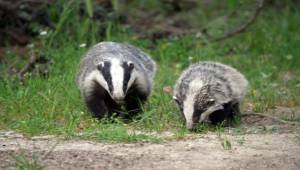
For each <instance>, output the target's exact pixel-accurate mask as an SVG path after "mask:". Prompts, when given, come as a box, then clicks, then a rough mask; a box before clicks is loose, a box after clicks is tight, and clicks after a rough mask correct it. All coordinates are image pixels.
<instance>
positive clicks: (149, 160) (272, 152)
mask: <svg viewBox="0 0 300 170" xmlns="http://www.w3.org/2000/svg"><path fill="white" fill-rule="evenodd" d="M274 115H276V114H274ZM248 119H250V118H249V117H248V118H245V119H243V126H242V127H240V128H238V129H239V130H241V129H242V130H243V133H237V132H236V131H237V130H238V129H236V128H233V129H229V130H227V131H226V132H224V133H222V134H219V135H218V134H217V133H212V132H210V133H208V134H202V135H201V134H192V135H190V136H189V135H188V136H187V137H186V138H185V139H181V140H171V141H168V140H166V141H165V142H162V143H158V144H153V143H133V144H111V143H101V142H94V141H86V140H64V139H62V138H57V137H52V136H39V137H33V138H26V137H24V136H22V135H20V134H17V133H14V132H0V169H15V167H16V159H15V158H14V156H15V155H23V156H24V157H26V158H31V159H32V158H34V159H36V160H37V162H38V164H39V165H40V166H42V167H43V168H44V169H117V170H118V169H120V170H124V169H130V170H140V169H145V170H147V169H157V170H160V169H163V170H165V169H166V170H168V169H170V170H176V169H178V170H179V169H180V170H183V169H191V170H193V169H205V170H209V169H243V170H244V169H257V170H258V169H272V170H273V169H280V170H285V169H288V170H299V169H300V139H299V137H296V136H297V135H299V132H300V131H299V126H295V125H287V124H284V123H279V122H276V121H275V120H268V118H260V119H259V117H256V119H254V117H253V118H251V119H250V120H251V122H250V121H249V120H248ZM262 124H263V125H264V126H262ZM161 135H162V136H163V134H161ZM169 135H170V133H168V137H169ZM224 141H229V143H230V145H231V147H228V148H227V149H226V147H224V145H222V144H223V143H224Z"/></svg>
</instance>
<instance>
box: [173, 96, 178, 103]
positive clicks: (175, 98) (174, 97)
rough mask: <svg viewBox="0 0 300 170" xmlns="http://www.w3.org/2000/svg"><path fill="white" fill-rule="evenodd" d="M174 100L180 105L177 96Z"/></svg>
mask: <svg viewBox="0 0 300 170" xmlns="http://www.w3.org/2000/svg"><path fill="white" fill-rule="evenodd" d="M173 100H174V101H175V102H176V103H177V104H179V100H178V98H177V97H176V96H173Z"/></svg>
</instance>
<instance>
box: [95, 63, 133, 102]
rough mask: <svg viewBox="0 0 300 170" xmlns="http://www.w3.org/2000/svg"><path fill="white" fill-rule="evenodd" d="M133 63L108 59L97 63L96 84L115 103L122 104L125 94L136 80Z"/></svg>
mask: <svg viewBox="0 0 300 170" xmlns="http://www.w3.org/2000/svg"><path fill="white" fill-rule="evenodd" d="M134 69H135V66H134V63H133V62H131V61H122V60H119V59H110V60H107V61H101V62H99V63H97V71H99V73H100V74H97V75H98V76H97V77H96V80H97V82H98V83H99V84H100V85H101V86H102V87H103V88H104V89H105V90H106V91H107V92H108V94H109V95H110V96H111V98H112V99H113V100H114V101H115V102H116V103H119V104H120V103H123V101H124V99H125V97H126V94H127V92H128V90H129V88H130V87H131V85H132V84H133V83H134V81H135V79H136V73H135V70H134Z"/></svg>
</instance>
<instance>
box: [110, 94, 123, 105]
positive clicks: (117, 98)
mask: <svg viewBox="0 0 300 170" xmlns="http://www.w3.org/2000/svg"><path fill="white" fill-rule="evenodd" d="M111 97H112V99H113V100H114V101H115V102H116V103H118V104H122V103H124V100H125V95H124V94H121V93H114V94H112V96H111Z"/></svg>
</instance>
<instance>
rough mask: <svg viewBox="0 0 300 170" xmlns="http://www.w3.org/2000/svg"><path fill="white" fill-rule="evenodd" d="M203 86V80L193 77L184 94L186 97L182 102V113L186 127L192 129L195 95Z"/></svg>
mask: <svg viewBox="0 0 300 170" xmlns="http://www.w3.org/2000/svg"><path fill="white" fill-rule="evenodd" d="M201 87H203V82H202V81H201V80H200V79H195V80H193V81H192V82H190V84H189V90H188V92H187V94H186V98H185V100H184V102H183V114H184V117H185V119H186V127H187V128H188V129H192V128H193V126H194V123H196V122H193V114H194V103H195V100H194V99H195V96H196V94H197V93H199V90H200V89H201Z"/></svg>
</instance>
